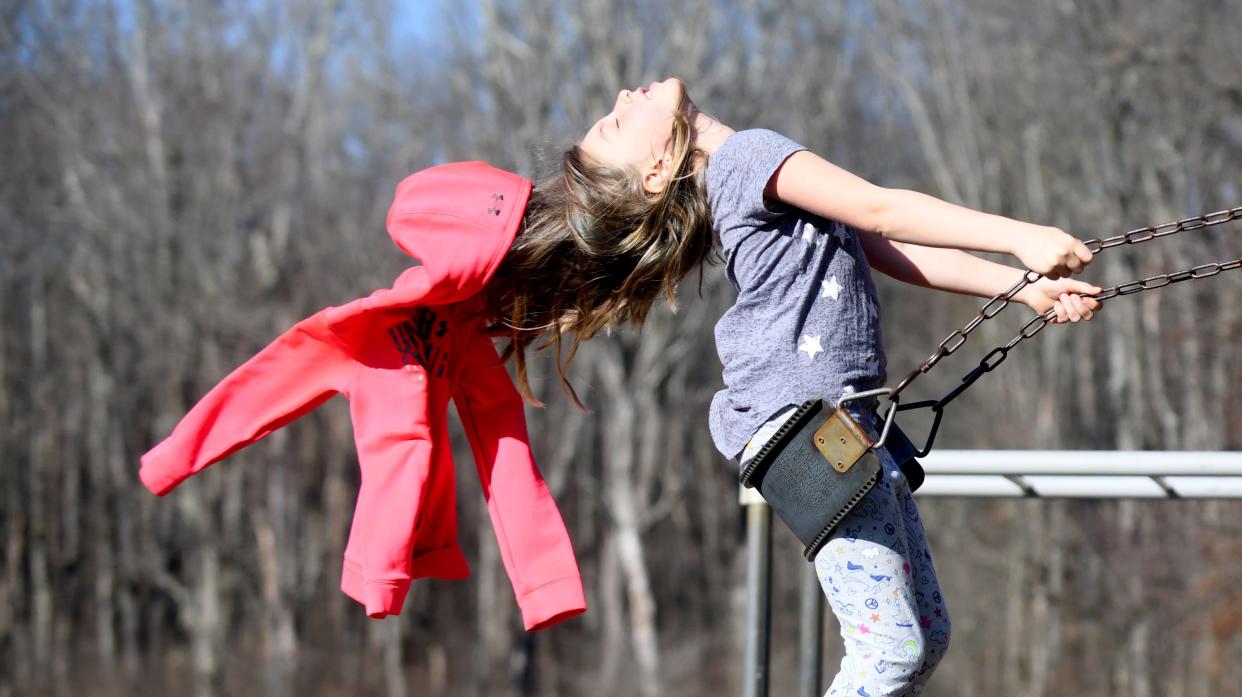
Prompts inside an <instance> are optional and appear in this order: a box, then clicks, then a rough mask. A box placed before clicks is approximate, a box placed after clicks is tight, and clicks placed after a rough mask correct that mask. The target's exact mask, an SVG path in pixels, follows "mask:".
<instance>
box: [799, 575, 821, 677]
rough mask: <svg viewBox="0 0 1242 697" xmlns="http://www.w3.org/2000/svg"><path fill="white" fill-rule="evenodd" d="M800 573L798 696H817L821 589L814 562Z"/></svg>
mask: <svg viewBox="0 0 1242 697" xmlns="http://www.w3.org/2000/svg"><path fill="white" fill-rule="evenodd" d="M809 566H810V567H811V568H810V570H809V572H808V573H806V574H804V575H803V576H802V603H801V606H800V608H799V610H800V613H799V614H800V617H801V619H800V621H799V628H798V633H799V641H798V645H799V646H801V647H802V648H801V654H802V655H801V657H800V659H801V662H802V667H801V670H800V671H799V675H798V697H820V695H822V694H823V692H821V691H820V687H819V681H820V678H821V676H820V643H819V642H820V637H821V636H823V631H824V591H823V589H822V588H820V585H819V575H818V574H817V573H816V572H815V565H814V564H809Z"/></svg>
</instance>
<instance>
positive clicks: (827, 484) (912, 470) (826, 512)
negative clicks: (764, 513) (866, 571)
mask: <svg viewBox="0 0 1242 697" xmlns="http://www.w3.org/2000/svg"><path fill="white" fill-rule="evenodd" d="M872 442H873V441H872V439H871V437H870V436H869V435H868V434H867V432H866V431H865V430H863V429H862V427H860V426H859V425H858V423H857V422H856V421H855V420H854V418H853V417H851V416H850V415H849V413H848V412H846V411H845V410H844V409H841V408H833V407H832V406H831V405H828V404H825V403H824V401H823V400H820V399H813V400H810V401H807V402H804V403H803V404H802V405H801V406H799V407H798V408H797V410H795V411H794V413H793V415H792V416H790V417H789V419H788V420H786V421H785V423H784V424H782V425H781V427H780V429H779V430H778V431H777V432H776V433H775V434H773V436H772V437H771V438H769V439H768V441H767V442H766V443H764V445H763V447H762V448H760V450H759V452H758V453H757V454H756V455H755V457H754V458H752V459H751V460H750V461H749V462H747V463H746V466H745V467H744V468H743V469H742V472H741V475H740V477H739V478H740V480H741V483H742V485H743V486H747V487H752V488H755V489H758V490H759V493H760V495H762V496H763V498H764V500H766V501H767V502H768V505H770V506H771V507H772V510H774V511H776V514H777V516H779V517H780V518H781V520H783V521H784V522H785V524H786V525H788V526H789V528H790V529H791V530H792V531H793V533H794V535H795V536H796V537H797V538H798V540H799V541H800V542H802V544H803V545H804V548H803V552H802V554H803V556H804V557H805V558H806V560H807V561H813V560H814V559H815V555H816V553H818V552H819V550H820V548H821V547H823V545H824V542H826V541H827V539H828V537H829V536H830V535H831V534H832V531H833V530H834V529H836V527H837V525H838V524H839V523H840V522H841V519H842V518H844V517H845V516H846V514H847V513H849V512H850V511H851V510H852V509H853V508H854V506H855V505H857V504H858V502H859V501H861V500H862V498H863V497H864V496H865V495H866V494H867V492H868V491H870V490H871V488H872V487H873V486H875V483H876V482H877V481H878V480H879V478H880V477H881V476H883V469H884V468H883V466H882V465H881V463H880V459H879V457H877V456H876V453H875V451H874V450H872V448H871V446H872ZM885 447H887V448H888V449H889V452H890V454H892V455H893V457H894V459H895V460H896V461H897V462H899V463H901V470H902V473H903V474H905V476H906V479H907V481H908V482H909V484H910V490H911V491H914V490H915V489H916V488H918V486H920V485H921V484H922V483H923V468H922V466H920V465H919V463H918V460H916V459H915V458H914V455H915V454H916V451H915V448H914V446H913V445H911V444H910V441H909V439H907V438H906V437H905V435H904V434H901V433H900V431H899V429H898V428H897V425H896V424H893V426H892V428H891V430H890V432H889V436H888V439H887V440H886V441H885Z"/></svg>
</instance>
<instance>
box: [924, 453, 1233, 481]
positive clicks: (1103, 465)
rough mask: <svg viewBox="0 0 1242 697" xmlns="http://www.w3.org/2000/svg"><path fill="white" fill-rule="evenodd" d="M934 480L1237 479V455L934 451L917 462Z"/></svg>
mask: <svg viewBox="0 0 1242 697" xmlns="http://www.w3.org/2000/svg"><path fill="white" fill-rule="evenodd" d="M919 461H920V462H921V463H922V464H923V469H925V470H926V471H927V474H928V475H929V479H931V478H932V476H937V477H938V476H939V475H968V474H980V475H998V474H1009V475H1062V476H1101V475H1103V476H1114V477H1116V476H1141V477H1150V476H1165V477H1230V476H1242V452H1238V451H1220V450H1207V451H1193V450H1167V451H1166V450H935V451H933V452H931V453H930V454H928V455H927V457H925V458H921V459H920V460H919Z"/></svg>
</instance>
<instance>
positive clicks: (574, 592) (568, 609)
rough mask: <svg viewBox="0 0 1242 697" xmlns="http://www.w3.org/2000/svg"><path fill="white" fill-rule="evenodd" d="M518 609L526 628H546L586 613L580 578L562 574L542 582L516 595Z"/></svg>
mask: <svg viewBox="0 0 1242 697" xmlns="http://www.w3.org/2000/svg"><path fill="white" fill-rule="evenodd" d="M518 607H520V608H521V609H522V624H524V625H525V626H526V631H528V632H535V631H538V630H540V629H547V628H548V627H551V626H552V625H554V624H558V623H560V622H563V621H564V620H567V619H569V618H570V617H576V616H578V615H581V614H582V613H584V612H586V609H587V607H586V596H585V595H584V594H583V592H582V579H581V578H580V577H578V576H566V577H564V578H559V579H557V580H555V581H551V582H549V583H545V584H544V585H542V586H539V587H538V588H536V589H535V590H533V591H531V592H529V593H527V594H526V595H524V596H522V597H521V598H518Z"/></svg>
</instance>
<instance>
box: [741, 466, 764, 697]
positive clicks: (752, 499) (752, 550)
mask: <svg viewBox="0 0 1242 697" xmlns="http://www.w3.org/2000/svg"><path fill="white" fill-rule="evenodd" d="M739 498H740V499H741V501H742V503H743V505H745V507H746V589H747V593H746V648H745V653H744V656H743V658H744V660H745V669H744V675H743V682H742V694H743V695H744V696H745V697H767V695H768V638H769V636H770V635H771V631H770V630H771V625H772V599H771V594H770V593H769V592H768V587H769V585H770V583H771V580H772V509H771V507H769V506H768V504H767V502H766V501H764V500H763V498H762V497H761V496H759V494H758V493H757V492H755V491H754V489H747V488H745V487H742V490H741V495H740V497H739ZM756 499H757V500H756Z"/></svg>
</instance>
